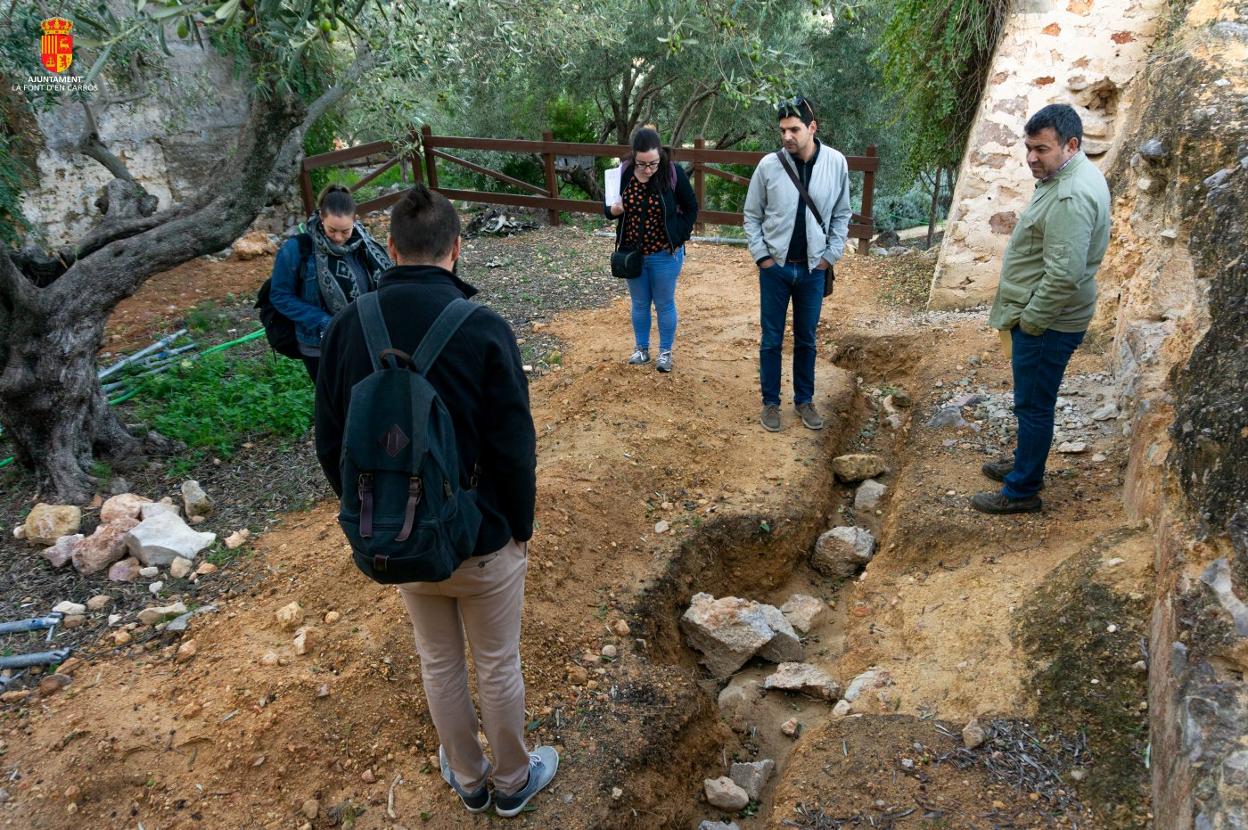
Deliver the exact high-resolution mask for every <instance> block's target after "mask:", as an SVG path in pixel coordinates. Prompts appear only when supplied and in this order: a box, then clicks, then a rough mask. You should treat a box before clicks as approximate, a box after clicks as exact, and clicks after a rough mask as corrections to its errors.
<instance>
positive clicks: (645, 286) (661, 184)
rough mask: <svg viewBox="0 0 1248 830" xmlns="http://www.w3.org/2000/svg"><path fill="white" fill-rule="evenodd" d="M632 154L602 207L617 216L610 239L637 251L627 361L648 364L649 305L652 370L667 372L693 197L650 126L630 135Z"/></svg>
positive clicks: (686, 178) (630, 284) (694, 212)
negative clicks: (654, 331)
mask: <svg viewBox="0 0 1248 830" xmlns="http://www.w3.org/2000/svg"><path fill="white" fill-rule="evenodd" d="M632 150H633V152H632V156H631V157H629V158H626V159H624V160H623V162H621V164H620V198H619V199H617V200H616V201H615V203H614V204H611V205H608V206H606V207H605V208H604V212H605V213H606V216H607V218H608V219H620V224H619V226H618V227H617V230H616V241H617V242H618V243H619V245H620V247H622V248H629V249H633V250H639V251H641V253H642V257H643V258H642V262H643V264H642V269H641V276H639V277H637V278H636V279H631V280H628V293H629V296H630V297H632V303H633V305H632V321H633V338H634V342H635V343H636V347H635V349H634V351H633V354H632V356H631V357H629V359H628V362H629V363H630V364H632V365H640V364H643V363H649V362H650V307H651V305H653V306H654V313H655V316H656V317H658V319H659V356H658V359H657V360H656V361H655V368H656V369H658V370H659V371H660V372H670V371H672V346H673V345H674V341H675V339H676V319H677V316H676V279H677V278H678V277H679V276H680V269H681V267H682V266H683V265H684V262H685V242H686V241H688V239H689V237H690V235H691V234H692V233H693V225H694V222H696V221H697V218H698V199H697V196H695V195H694V193H693V187H692V186H691V185H690V184H689V176H688V175H686V173H685V171H684V169H683V168H682V167H680V165H678V164H673V163H672V160H671V156H670V155H669V154H668V151H667V149H666V148H664V147H663V142H662V140H661V139H660V138H659V134H658V132H657V131H656V130H655V129H654V128H653V127H642V128H640V129H639V130H637V132H635V133H633V140H632Z"/></svg>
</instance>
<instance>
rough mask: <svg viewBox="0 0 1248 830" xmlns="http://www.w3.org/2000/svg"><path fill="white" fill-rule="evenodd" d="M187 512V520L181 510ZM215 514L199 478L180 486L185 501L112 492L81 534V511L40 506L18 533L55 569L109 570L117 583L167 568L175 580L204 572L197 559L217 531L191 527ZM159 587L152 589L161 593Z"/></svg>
mask: <svg viewBox="0 0 1248 830" xmlns="http://www.w3.org/2000/svg"><path fill="white" fill-rule="evenodd" d="M183 509H185V511H186V517H187V518H186V519H185V520H184V519H183V518H182V511H183ZM211 513H212V500H211V499H210V498H209V497H208V495H207V494H206V493H205V492H204V491H203V489H202V488H201V487H200V486H199V483H198V482H196V481H187V482H184V483H183V484H182V505H181V506H179V505H177V504H175V503H174V501H173V499H171V498H168V497H166V498H164V499H161V500H160V501H153V500H152V499H149V498H147V497H145V496H140V495H136V494H134V493H121V494H119V495H116V496H113V497H111V498H109V499H108V500H107V501H105V502H104V503H103V504H102V505H101V506H100V521H99V525H98V526H97V527H96V528H95V530H94V532H92V533H91V534H90V535H85V534H83V533H80V532H79V529H80V528H81V526H82V509H81V508H79V507H76V506H74V505H65V504H37V505H35V507H34V509H32V510H31V511H30V513H29V514H28V515H27V516H26V519H25V521H24V522H23V523H22V524H21V525H19V526H18V527H16V528H14V535H15V536H16V537H17V538H19V539H25V540H26V541H27V542H28V543H29V544H31V545H35V546H41V547H43V557H44V558H45V559H47V560H48V562H50V563H51V564H52V567H54V568H62V567H64V566H65V565H66V564H69V563H72V564H73V566H74V568H75V569H77V570H78V572H79V573H82V574H84V575H90V574H94V573H97V572H99V571H103V570H105V569H107V571H108V578H109V579H111V580H113V581H114V582H133V581H135V580H136V579H139V578H140V577H144V578H152V577H155V576H157V575H158V574H160V572H161V569H167V571H168V575H169V576H170V577H172V578H173V579H185V578H188V577H190V578H191V579H195V578H196V577H198V576H201V575H203V573H204V572H205V570H215V568H210V569H205V568H204V566H203V565H202V564H201V565H200V567H199V569H196V567H195V558H196V557H197V556H198V555H199V554H200V553H201V552H202V551H203V550H205V549H206V548H208V547H209V546H211V545H212V544H213V543H214V542H216V540H217V535H216V534H215V533H204V532H200V531H197V530H194V529H192V527H191V525H196V524H200V523H202V522H203V521H204V520H205V519H206V518H207V517H208V516H209V515H210V514H211ZM246 538H247V536H246V532H245V531H240V533H236V534H233V535H232V536H231V537H230V539H228V540H227V545H228V546H230V547H237V546H238V545H239V544H242V543H243V542H244V541H246ZM161 587H163V584H161V585H160V587H155V588H153V589H152V592H153V593H158V592H159V591H160V588H161Z"/></svg>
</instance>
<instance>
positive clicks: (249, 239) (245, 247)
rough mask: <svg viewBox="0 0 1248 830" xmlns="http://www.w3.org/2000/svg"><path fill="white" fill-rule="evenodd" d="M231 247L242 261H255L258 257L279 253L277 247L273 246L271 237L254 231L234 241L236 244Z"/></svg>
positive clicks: (262, 232)
mask: <svg viewBox="0 0 1248 830" xmlns="http://www.w3.org/2000/svg"><path fill="white" fill-rule="evenodd" d="M230 247H231V248H232V250H233V251H234V256H236V257H237V258H238V259H240V260H248V259H255V258H256V257H262V256H266V255H268V254H275V253H277V246H276V245H274V244H273V240H271V239H269V235H268V234H267V233H265V232H264V231H252V232H250V233H247V234H244V235H243V236H240V237H239V238H238V239H236V240H234V244H233V245H231V246H230Z"/></svg>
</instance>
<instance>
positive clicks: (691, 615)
mask: <svg viewBox="0 0 1248 830" xmlns="http://www.w3.org/2000/svg"><path fill="white" fill-rule="evenodd" d="M680 625H681V628H682V629H684V631H685V635H686V636H687V637H688V639H689V644H690V645H691V646H692V647H693V648H695V649H697V650H698V651H700V652H702V662H703V663H705V664H706V666H707V668H708V669H710V671H711V674H713V675H715V676H716V677H717V678H719V679H720V680H724V679H726V678H728V677H729V676H731V675H732V673H733V672H735V671H736V670H737V669H739V668H741V667H742V666H743V665H745V663H746V661H748V660H749V659H750V658H751V657H753V656H754V655H756V654H757V655H759V656H761V657H763V658H764V659H767V660H771V661H772V662H776V663H779V662H782V661H785V660H801V659H802V655H803V650H802V644H801V642H800V641H799V640H798V638H797V633H796V632H795V631H794V630H793V626H791V625H789V621H788V620H786V619H785V618H784V615H783V614H781V613H780V609H778V608H776V607H774V606H771V605H764V604H762V603H759V602H754V601H753V600H748V599H741V598H739V597H723V598H721V599H715V598H714V597H712V596H711V595H710V594H695V595H694V597H693V600H692V601H691V603H690V605H689V608H688V610H687V611H685V613H684V615H683V616H682V617H681V618H680Z"/></svg>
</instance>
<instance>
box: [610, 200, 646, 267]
mask: <svg viewBox="0 0 1248 830" xmlns="http://www.w3.org/2000/svg"><path fill="white" fill-rule="evenodd" d="M617 221H618V222H619V223H620V224H619V225H617V226H616V229H615V253H613V254H611V275H612V276H615V277H618V278H619V279H622V280H635V279H637V278H638V277H640V276H641V264H642V255H641V251H640V250H638V249H637V248H624V247H621V245H620V241H621V240H622V239H623V238H624V214H622V213H621V214H620V215H619V217H618V219H617Z"/></svg>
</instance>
